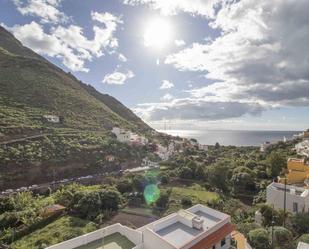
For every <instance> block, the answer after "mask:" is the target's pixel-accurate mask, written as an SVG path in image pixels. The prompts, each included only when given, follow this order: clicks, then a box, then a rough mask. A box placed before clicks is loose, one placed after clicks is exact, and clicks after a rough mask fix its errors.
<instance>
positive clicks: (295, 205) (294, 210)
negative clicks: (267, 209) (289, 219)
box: [293, 202, 298, 213]
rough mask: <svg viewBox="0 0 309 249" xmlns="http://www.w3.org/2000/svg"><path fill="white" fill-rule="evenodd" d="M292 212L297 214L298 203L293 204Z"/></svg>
mask: <svg viewBox="0 0 309 249" xmlns="http://www.w3.org/2000/svg"><path fill="white" fill-rule="evenodd" d="M293 212H294V213H298V203H297V202H293Z"/></svg>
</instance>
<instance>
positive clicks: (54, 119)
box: [43, 115, 60, 123]
mask: <svg viewBox="0 0 309 249" xmlns="http://www.w3.org/2000/svg"><path fill="white" fill-rule="evenodd" d="M43 117H44V118H45V119H46V120H47V121H48V122H50V123H60V117H59V116H56V115H44V116H43Z"/></svg>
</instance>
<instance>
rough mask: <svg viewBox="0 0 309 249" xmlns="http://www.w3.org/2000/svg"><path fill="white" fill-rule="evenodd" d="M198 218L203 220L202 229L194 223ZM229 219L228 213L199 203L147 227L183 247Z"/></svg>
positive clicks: (175, 244)
mask: <svg viewBox="0 0 309 249" xmlns="http://www.w3.org/2000/svg"><path fill="white" fill-rule="evenodd" d="M196 219H197V220H199V221H202V223H201V224H202V225H201V227H200V229H199V228H196V227H195V226H194V225H193V223H194V221H195V220H196ZM229 221H230V218H229V216H228V215H226V214H223V213H221V212H218V211H215V210H213V209H211V208H207V207H204V206H202V205H197V206H193V207H192V208H189V209H187V210H181V211H179V212H178V213H176V214H172V215H171V216H167V217H165V218H162V219H160V220H158V221H156V222H154V223H152V225H150V226H147V227H148V228H150V229H151V230H152V231H153V232H155V233H156V234H157V235H159V236H160V237H161V238H163V239H164V240H165V241H167V242H168V243H169V244H171V245H173V246H174V247H176V248H181V247H182V246H184V245H185V244H187V243H189V242H190V241H192V240H194V239H195V238H196V237H199V236H203V234H204V233H205V236H206V235H207V234H206V233H207V231H208V230H209V229H211V228H213V227H215V226H217V225H218V229H220V227H221V225H220V223H221V224H222V226H223V225H224V224H225V223H227V222H229ZM222 222H223V223H222ZM214 231H216V229H215V230H214Z"/></svg>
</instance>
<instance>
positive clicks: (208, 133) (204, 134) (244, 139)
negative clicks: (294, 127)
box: [158, 129, 301, 146]
mask: <svg viewBox="0 0 309 249" xmlns="http://www.w3.org/2000/svg"><path fill="white" fill-rule="evenodd" d="M158 131H159V132H163V133H166V134H169V135H173V136H180V137H184V138H195V139H197V140H198V141H199V143H201V144H206V145H214V144H215V143H217V142H218V143H219V144H220V145H225V146H229V145H231V146H259V145H261V144H262V143H264V142H272V143H274V142H278V141H283V140H284V138H286V139H292V138H293V135H294V134H298V133H299V132H301V131H280V130H220V129H207V130H187V129H186V130H180V129H173V130H158Z"/></svg>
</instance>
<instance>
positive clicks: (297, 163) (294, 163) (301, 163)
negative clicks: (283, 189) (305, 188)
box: [279, 158, 309, 184]
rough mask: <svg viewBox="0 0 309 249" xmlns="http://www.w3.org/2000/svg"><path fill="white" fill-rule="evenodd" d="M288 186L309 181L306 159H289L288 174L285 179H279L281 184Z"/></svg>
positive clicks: (308, 166)
mask: <svg viewBox="0 0 309 249" xmlns="http://www.w3.org/2000/svg"><path fill="white" fill-rule="evenodd" d="M285 179H286V182H287V184H295V183H304V182H305V180H307V179H309V165H308V164H307V163H306V162H305V160H304V159H298V158H289V159H288V162H287V173H286V174H285V177H283V178H279V182H280V183H284V182H285Z"/></svg>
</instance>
